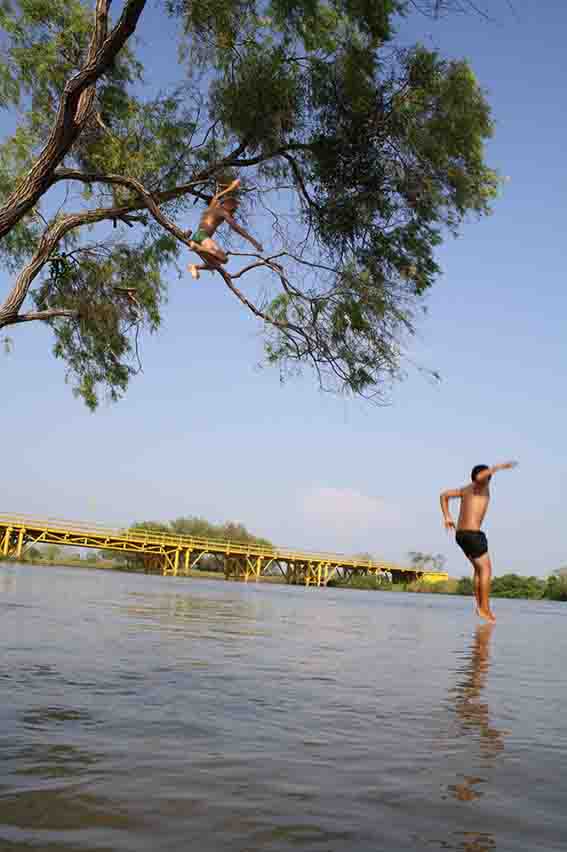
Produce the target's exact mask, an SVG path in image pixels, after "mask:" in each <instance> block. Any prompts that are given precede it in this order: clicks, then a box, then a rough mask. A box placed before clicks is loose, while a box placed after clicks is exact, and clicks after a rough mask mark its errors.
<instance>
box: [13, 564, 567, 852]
mask: <svg viewBox="0 0 567 852" xmlns="http://www.w3.org/2000/svg"><path fill="white" fill-rule="evenodd" d="M495 611H496V614H497V616H498V624H497V625H496V627H495V628H494V629H492V628H491V627H490V626H488V625H487V626H485V627H478V626H477V622H476V620H475V619H474V617H473V612H472V605H471V600H470V599H465V598H458V597H443V596H433V595H431V596H430V595H410V594H406V595H404V594H396V593H379V592H375V593H373V592H362V591H339V590H336V589H327V590H325V589H321V590H318V589H313V588H310V589H305V588H299V587H297V588H286V587H284V586H273V585H268V584H259V585H255V584H250V585H243V584H236V583H225V582H223V581H208V580H194V579H193V580H192V579H174V578H165V579H164V578H161V577H151V576H144V575H124V574H120V573H112V572H105V571H89V570H83V569H72V568H44V567H32V566H23V565H22V566H14V565H0V643H1V645H0V647H1V657H0V686H1V690H2V691H1V702H0V756H1V764H0V766H1V768H0V850H1V852H15V850H18V852H24V850H25V852H31V850H35V852H38V850H41V852H63V850H65V852H70V850H73V852H87V850H89V851H90V850H92V852H94V850H97V852H102V851H103V850H104V852H122V850H124V852H126V850H128V852H145V851H146V850H148V852H150V851H151V852H170V851H171V852H182V850H195V852H224V851H225V850H227V852H228V850H230V852H256V850H266V852H292V850H293V852H303V850H310V851H311V850H313V852H381V850H385V852H396V850H435V849H444V850H447V849H449V850H463V852H485V850H499V852H501V850H526V852H534V850H536V849H537V850H543V852H545V850H559V849H565V848H567V808H566V803H567V772H566V771H565V769H566V767H567V713H566V710H565V702H566V699H567V686H566V681H565V674H564V668H563V667H564V661H565V659H566V658H567V638H566V636H567V631H566V629H565V624H566V621H565V619H566V616H567V605H565V604H554V603H547V602H545V603H544V602H541V603H540V602H528V601H525V602H521V601H496V602H495Z"/></svg>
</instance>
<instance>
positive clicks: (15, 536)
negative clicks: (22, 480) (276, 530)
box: [0, 514, 448, 586]
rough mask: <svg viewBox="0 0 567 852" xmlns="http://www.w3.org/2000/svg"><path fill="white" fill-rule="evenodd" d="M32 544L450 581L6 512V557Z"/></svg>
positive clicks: (316, 580) (166, 561)
mask: <svg viewBox="0 0 567 852" xmlns="http://www.w3.org/2000/svg"><path fill="white" fill-rule="evenodd" d="M32 544H56V545H65V546H69V547H92V548H96V549H98V550H113V551H117V552H119V553H125V554H132V555H135V556H137V557H141V558H142V560H143V562H144V565H145V568H146V570H147V571H159V572H160V573H161V574H163V575H164V576H166V575H170V576H173V577H177V576H189V574H190V572H191V570H192V569H194V568H196V567H197V566H198V563H199V561H200V560H201V559H203V557H211V556H212V557H215V558H217V559H221V560H223V562H224V575H225V577H226V579H227V580H230V579H235V580H245V581H247V580H250V579H254V580H259V579H260V577H262V576H269V575H274V574H276V575H277V574H278V573H280V574H281V575H282V576H283V577H284V578H285V580H286V582H287V583H294V584H297V583H299V584H304V585H306V586H309V585H315V586H326V585H327V584H328V582H329V581H330V580H332V579H341V580H346V581H348V580H350V579H352V577H354V576H356V575H372V576H375V577H376V578H377V579H381V580H384V581H387V582H394V583H399V582H411V581H412V580H426V581H428V582H439V581H441V580H447V579H448V574H445V573H442V572H427V571H420V570H417V569H416V568H404V567H402V566H400V565H394V564H392V563H389V562H375V561H368V560H364V559H356V558H351V557H348V556H343V555H341V554H337V553H309V552H302V551H297V550H288V549H286V548H272V547H264V546H262V545H258V544H247V543H242V542H237V541H223V540H217V539H206V538H193V537H188V536H179V535H174V534H173V533H163V532H159V531H157V530H156V531H153V530H139V529H109V528H107V527H104V526H100V525H98V524H90V523H81V522H77V521H62V520H56V519H49V518H47V519H45V518H43V519H41V518H33V517H29V516H27V515H1V514H0V558H1V557H2V556H4V557H9V556H14V557H16V558H20V557H22V556H23V555H24V553H25V550H26V548H28V547H29V546H31V545H32Z"/></svg>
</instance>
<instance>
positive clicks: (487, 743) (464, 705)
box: [448, 624, 504, 852]
mask: <svg viewBox="0 0 567 852" xmlns="http://www.w3.org/2000/svg"><path fill="white" fill-rule="evenodd" d="M494 629H495V625H494V624H481V625H478V626H477V628H476V630H475V633H474V638H473V642H472V644H471V647H470V654H469V659H468V660H467V662H466V664H465V665H464V666H463V667H462V668H461V669H460V671H459V675H460V680H459V682H458V684H457V685H456V687H455V688H454V689H453V690H452V693H453V695H454V703H455V710H456V713H457V720H458V723H459V725H458V734H459V735H460V736H461V737H468V738H470V739H471V740H472V742H473V743H474V744H475V745H478V747H479V753H480V757H481V765H482V766H483V767H484V768H485V769H487V770H490V769H492V768H493V767H494V765H495V762H496V760H497V758H498V756H499V755H500V753H501V752H502V750H503V748H504V732H503V731H500V730H498V728H496V727H495V725H493V724H491V722H490V709H489V706H488V701H487V700H485V694H484V690H485V687H486V680H487V675H488V671H489V666H490V641H491V637H492V634H493V631H494ZM487 782H488V778H487V777H479V776H476V775H473V774H471V775H463V776H461V777H460V778H459V780H458V782H457V783H455V784H450V785H449V787H448V790H449V792H450V794H451V795H452V796H453V797H454V798H455V799H457V800H458V801H459V802H474V801H476V800H477V799H480V798H481V797H482V796H483V795H485V793H486V792H487V790H486V787H485V786H483V785H486V784H487ZM458 848H459V849H462V850H463V852H488V850H491V849H495V848H496V843H495V839H494V837H493V836H492V835H491V834H490V833H485V832H482V833H477V834H475V833H472V832H469V833H465V834H464V835H463V838H462V841H461V844H460V846H459V847H458Z"/></svg>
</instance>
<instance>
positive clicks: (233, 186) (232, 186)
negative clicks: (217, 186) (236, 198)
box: [211, 178, 240, 206]
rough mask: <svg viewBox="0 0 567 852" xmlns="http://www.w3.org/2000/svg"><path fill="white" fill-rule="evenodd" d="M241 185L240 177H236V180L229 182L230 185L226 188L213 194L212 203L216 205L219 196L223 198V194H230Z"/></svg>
mask: <svg viewBox="0 0 567 852" xmlns="http://www.w3.org/2000/svg"><path fill="white" fill-rule="evenodd" d="M239 186H240V178H236V180H233V181H232V183H229V185H228V186H227V187H226V188H225V189H222V190H221V191H220V192H217V194H216V195H213V198H212V202H211V203H214V204H215V206H216V204H217V202H218V200H219V198H222V197H223V195H228V194H229V193H231V192H233V190H235V189H238V187H239Z"/></svg>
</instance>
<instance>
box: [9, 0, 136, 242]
mask: <svg viewBox="0 0 567 852" xmlns="http://www.w3.org/2000/svg"><path fill="white" fill-rule="evenodd" d="M110 4H111V0H97V5H96V12H95V15H96V22H95V28H94V33H93V36H92V40H91V44H90V48H89V53H88V56H87V61H86V63H85V65H84V66H83V67H82V68H81V70H80V71H79V72H78V73H77V74H75V75H74V76H73V77H72V78H71V79H70V80H69V81H68V82H67V84H66V86H65V89H64V92H63V97H62V99H61V102H60V104H59V110H58V113H57V119H56V122H55V125H54V127H53V130H52V132H51V134H50V136H49V139H48V140H47V143H46V144H45V146H44V148H43V150H42V151H41V153H40V155H39V157H38V159H37V161H36V162H35V164H34V165H33V166H32V168H31V169H30V170H29V172H28V173H27V175H26V176H25V177H24V178H23V180H21V181H20V183H19V185H18V186H17V188H16V189H15V191H14V192H13V193H12V194H11V195H10V196H9V197H8V198H7V200H6V201H5V202H4V204H3V205H2V206H1V207H0V239H1V238H2V237H4V236H5V235H6V234H7V233H9V232H10V230H11V229H12V228H13V227H14V225H16V224H17V223H18V222H19V221H20V220H21V219H22V217H23V216H25V214H26V213H28V212H29V211H30V210H31V209H32V207H33V206H34V205H35V204H36V203H37V201H38V200H39V199H40V198H41V196H42V195H43V194H44V193H45V192H46V191H47V190H48V189H49V187H50V186H51V185H52V183H53V171H54V169H56V168H57V166H58V165H59V164H60V163H61V162H62V160H63V158H64V157H65V155H66V154H67V153H68V152H69V150H70V148H71V146H72V145H73V143H74V142H75V141H76V140H77V139H78V137H79V135H80V134H81V131H82V129H83V127H84V123H85V121H86V119H87V117H88V114H89V111H90V108H91V105H92V100H93V98H94V85H95V83H96V82H97V80H99V79H100V77H102V75H103V74H104V73H105V72H106V71H108V70H109V68H110V67H111V65H112V63H113V61H114V59H115V58H116V56H117V54H118V53H119V51H120V50H121V49H122V47H124V45H125V44H126V42H127V40H128V39H129V38H130V36H131V35H132V34H133V33H134V31H135V29H136V26H137V24H138V21H139V19H140V16H141V14H142V12H143V10H144V7H145V5H146V0H127V2H126V6H125V8H124V11H123V13H122V16H121V18H120V20H119V21H118V23H117V24H116V26H115V27H114V29H113V30H112V32H111V33H110V35H109V36H107V37H105V34H106V28H107V22H108V13H109V8H110Z"/></svg>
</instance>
